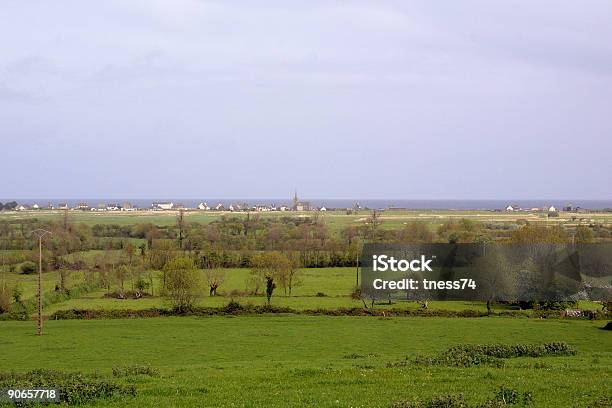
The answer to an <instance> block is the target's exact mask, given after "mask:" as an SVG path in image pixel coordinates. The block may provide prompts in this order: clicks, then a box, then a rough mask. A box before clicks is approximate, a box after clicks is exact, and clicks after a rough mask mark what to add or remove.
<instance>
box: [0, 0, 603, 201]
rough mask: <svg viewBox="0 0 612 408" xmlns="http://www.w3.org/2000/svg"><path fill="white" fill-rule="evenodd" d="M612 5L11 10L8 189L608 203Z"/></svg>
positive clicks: (3, 42)
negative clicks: (571, 200) (584, 200)
mask: <svg viewBox="0 0 612 408" xmlns="http://www.w3.org/2000/svg"><path fill="white" fill-rule="evenodd" d="M611 22H612V2H611V1H609V0H601V1H596V0H587V1H575V0H568V1H562V0H551V1H533V0H524V1H490V0H482V1H461V2H459V1H455V0H448V1H435V2H433V1H430V0H423V1H397V2H393V1H379V0H376V1H374V0H372V1H346V0H343V1H337V2H336V1H313V0H305V1H287V0H282V1H242V2H239V1H198V0H167V1H161V0H142V1H129V0H113V1H110V0H109V1H104V0H102V1H82V0H74V1H65V0H54V1H21V0H5V1H3V2H2V3H1V5H0V142H1V145H0V151H1V152H2V157H1V158H0V197H4V198H28V197H37V198H78V197H88V198H90V197H93V198H97V197H106V198H115V197H129V198H150V197H169V198H171V197H176V198H199V197H203V198H206V197H221V198H223V197H224V198H232V197H248V198H266V197H288V196H291V195H292V193H293V190H294V189H295V188H297V189H298V190H299V192H300V195H301V196H304V197H307V198H308V197H309V198H474V199H476V198H499V199H502V198H503V199H505V198H516V199H520V198H581V199H612V40H611V39H612V24H611Z"/></svg>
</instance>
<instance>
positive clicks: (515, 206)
mask: <svg viewBox="0 0 612 408" xmlns="http://www.w3.org/2000/svg"><path fill="white" fill-rule="evenodd" d="M519 210H520V207H519V206H518V205H509V206H507V207H506V211H519Z"/></svg>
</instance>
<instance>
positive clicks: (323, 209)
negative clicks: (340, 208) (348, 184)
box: [319, 207, 327, 211]
mask: <svg viewBox="0 0 612 408" xmlns="http://www.w3.org/2000/svg"><path fill="white" fill-rule="evenodd" d="M319 211H327V208H325V207H321V208H319Z"/></svg>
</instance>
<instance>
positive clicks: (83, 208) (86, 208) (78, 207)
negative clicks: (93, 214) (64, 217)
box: [75, 203, 89, 211]
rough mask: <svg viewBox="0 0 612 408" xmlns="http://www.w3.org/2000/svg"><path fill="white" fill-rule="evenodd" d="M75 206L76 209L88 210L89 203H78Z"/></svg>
mask: <svg viewBox="0 0 612 408" xmlns="http://www.w3.org/2000/svg"><path fill="white" fill-rule="evenodd" d="M75 208H76V209H77V210H81V211H87V210H89V205H88V204H87V203H78V204H77V206H76V207H75Z"/></svg>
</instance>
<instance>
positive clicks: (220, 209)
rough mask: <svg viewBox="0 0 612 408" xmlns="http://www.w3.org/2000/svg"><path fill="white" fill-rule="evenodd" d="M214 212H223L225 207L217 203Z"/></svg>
mask: <svg viewBox="0 0 612 408" xmlns="http://www.w3.org/2000/svg"><path fill="white" fill-rule="evenodd" d="M215 210H216V211H225V207H224V206H223V204H221V203H219V204H217V205H216V206H215Z"/></svg>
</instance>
